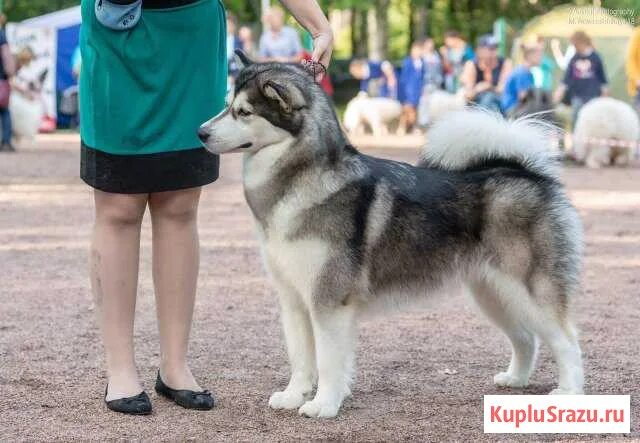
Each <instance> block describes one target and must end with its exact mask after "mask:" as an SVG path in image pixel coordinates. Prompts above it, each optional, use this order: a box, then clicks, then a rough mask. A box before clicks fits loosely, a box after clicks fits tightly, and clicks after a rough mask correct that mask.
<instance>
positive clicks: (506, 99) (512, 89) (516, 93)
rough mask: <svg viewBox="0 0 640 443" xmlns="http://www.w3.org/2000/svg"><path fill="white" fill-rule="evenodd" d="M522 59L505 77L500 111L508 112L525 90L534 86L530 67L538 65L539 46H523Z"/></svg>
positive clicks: (540, 56) (525, 92)
mask: <svg viewBox="0 0 640 443" xmlns="http://www.w3.org/2000/svg"><path fill="white" fill-rule="evenodd" d="M523 53H524V60H523V62H522V64H521V65H519V66H517V67H516V68H515V69H514V70H513V71H512V72H511V73H510V74H509V77H507V80H506V82H505V86H504V92H503V93H502V111H503V112H504V113H505V114H507V115H508V114H510V113H511V111H512V110H513V109H514V108H515V107H516V106H517V105H518V102H519V101H520V100H522V99H523V98H524V97H525V96H526V94H527V92H529V91H530V90H531V89H534V88H535V79H534V77H533V73H532V72H531V71H532V68H533V67H535V66H539V65H540V62H541V60H542V49H541V48H540V46H538V45H535V46H525V47H524V48H523Z"/></svg>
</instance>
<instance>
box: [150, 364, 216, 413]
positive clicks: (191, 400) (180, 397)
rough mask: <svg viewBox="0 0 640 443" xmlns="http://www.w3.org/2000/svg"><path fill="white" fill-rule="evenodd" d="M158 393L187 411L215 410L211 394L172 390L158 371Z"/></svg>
mask: <svg viewBox="0 0 640 443" xmlns="http://www.w3.org/2000/svg"><path fill="white" fill-rule="evenodd" d="M156 392H157V393H158V394H160V395H162V396H163V397H167V398H168V399H169V400H173V402H174V403H175V404H177V405H179V406H182V407H183V408H186V409H196V410H198V411H208V410H210V409H213V406H214V403H215V402H214V400H213V395H211V392H209V391H206V390H205V391H201V392H196V391H190V390H188V389H171V388H170V387H169V386H167V385H165V384H164V382H163V381H162V379H161V378H160V371H158V378H157V379H156Z"/></svg>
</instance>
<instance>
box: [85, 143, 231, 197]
mask: <svg viewBox="0 0 640 443" xmlns="http://www.w3.org/2000/svg"><path fill="white" fill-rule="evenodd" d="M81 149H82V150H81V155H80V177H81V178H82V180H84V181H85V183H87V184H88V185H90V186H92V187H94V188H96V189H99V190H101V191H105V192H113V193H117V194H147V193H151V192H163V191H175V190H178V189H186V188H195V187H198V186H204V185H207V184H209V183H213V182H214V181H216V179H217V178H218V173H219V169H220V160H219V157H218V156H217V155H216V154H212V153H210V152H209V151H207V150H206V149H204V148H195V149H187V150H182V151H170V152H159V153H155V154H143V155H117V154H110V153H107V152H103V151H100V150H97V149H93V148H90V147H89V146H86V145H85V144H84V143H83V144H82V148H81Z"/></svg>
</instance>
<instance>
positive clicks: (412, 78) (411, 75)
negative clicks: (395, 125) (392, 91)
mask: <svg viewBox="0 0 640 443" xmlns="http://www.w3.org/2000/svg"><path fill="white" fill-rule="evenodd" d="M423 46H424V42H422V41H416V42H413V44H412V45H411V50H410V53H409V55H408V56H407V57H405V59H404V61H403V62H402V70H401V71H400V82H399V90H398V92H399V98H400V101H401V102H402V123H403V124H404V125H403V127H404V128H405V129H406V130H407V132H409V131H411V130H413V128H414V126H415V124H416V117H417V112H416V109H417V107H418V103H419V102H420V96H421V95H422V86H423V85H424V77H425V62H424V60H423V58H422V55H423Z"/></svg>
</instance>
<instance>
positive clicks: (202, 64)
mask: <svg viewBox="0 0 640 443" xmlns="http://www.w3.org/2000/svg"><path fill="white" fill-rule="evenodd" d="M283 4H284V5H285V6H286V7H288V9H289V10H290V11H291V12H292V13H293V15H294V16H295V17H296V18H297V19H298V21H299V22H300V23H301V24H302V25H303V26H304V27H305V28H307V29H308V30H309V31H310V32H311V33H312V35H313V36H314V43H315V51H314V60H317V61H320V62H322V63H323V64H324V65H325V66H326V65H327V63H328V62H329V59H330V57H331V46H332V35H331V30H330V27H329V24H328V22H327V20H326V18H325V17H324V15H323V14H322V11H321V10H320V8H319V6H318V5H317V3H316V2H315V1H308V0H287V1H285V0H283ZM82 15H83V27H82V35H81V50H82V59H83V73H82V78H81V84H80V112H81V121H82V124H81V137H82V152H81V176H82V179H83V180H84V181H85V182H86V183H87V184H89V185H90V186H92V187H93V188H94V200H95V214H96V215H95V227H94V231H93V241H92V248H91V258H90V262H91V281H92V288H93V293H94V297H95V300H96V305H97V307H98V308H99V309H98V312H99V314H98V321H99V323H100V327H101V331H102V337H103V341H104V347H105V354H106V369H107V377H108V383H107V387H106V392H105V402H106V403H107V406H108V407H109V408H110V409H112V410H114V411H118V412H124V413H130V414H148V413H150V412H151V402H150V400H149V397H148V396H147V394H146V393H145V392H144V390H143V389H142V384H141V383H140V381H139V379H138V376H137V371H136V365H135V359H134V352H133V322H134V313H135V304H136V290H137V280H138V261H139V249H140V227H141V222H142V218H143V215H144V212H145V210H146V207H147V206H149V210H150V213H151V221H152V230H153V232H152V233H153V281H154V286H155V295H156V304H157V313H158V324H159V330H160V348H161V358H160V362H159V370H158V376H157V380H156V385H155V389H156V391H157V392H158V393H159V394H161V395H164V396H166V397H168V398H170V399H171V400H173V401H175V402H176V403H177V404H179V405H180V406H183V407H185V408H191V409H211V408H212V407H213V405H214V400H213V397H212V396H211V394H210V393H209V391H206V390H203V389H202V388H201V387H200V385H198V383H197V382H196V380H195V378H194V376H193V375H192V373H191V371H190V369H189V365H188V363H187V345H188V339H189V331H190V328H191V319H192V314H193V306H194V300H195V292H196V281H197V276H198V265H199V250H198V231H197V225H196V219H197V209H198V201H199V198H200V190H201V186H203V185H206V184H208V183H211V182H213V181H215V180H216V178H217V177H218V157H217V156H215V155H213V154H210V153H208V152H207V151H205V150H204V149H203V148H202V147H201V145H200V142H199V140H198V137H197V129H198V127H199V126H200V124H201V123H202V122H203V121H206V120H207V119H208V118H210V117H211V116H212V115H215V114H217V113H218V112H220V111H221V110H222V109H223V107H224V99H225V93H226V83H227V58H226V30H225V11H224V8H223V6H222V3H221V2H220V1H219V0H82Z"/></svg>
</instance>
